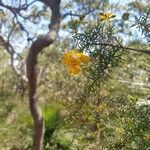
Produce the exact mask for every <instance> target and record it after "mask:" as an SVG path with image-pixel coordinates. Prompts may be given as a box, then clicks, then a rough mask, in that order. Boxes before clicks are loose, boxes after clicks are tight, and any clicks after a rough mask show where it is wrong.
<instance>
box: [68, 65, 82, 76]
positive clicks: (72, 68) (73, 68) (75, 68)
mask: <svg viewBox="0 0 150 150" xmlns="http://www.w3.org/2000/svg"><path fill="white" fill-rule="evenodd" d="M69 72H70V73H71V74H78V73H80V72H81V67H80V66H79V65H76V66H69Z"/></svg>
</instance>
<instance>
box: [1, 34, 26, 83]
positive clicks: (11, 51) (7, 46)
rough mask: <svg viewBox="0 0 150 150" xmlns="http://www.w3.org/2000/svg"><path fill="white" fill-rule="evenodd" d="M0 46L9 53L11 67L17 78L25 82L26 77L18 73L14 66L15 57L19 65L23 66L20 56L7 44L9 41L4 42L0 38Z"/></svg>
mask: <svg viewBox="0 0 150 150" xmlns="http://www.w3.org/2000/svg"><path fill="white" fill-rule="evenodd" d="M0 45H1V46H3V47H4V48H5V50H6V51H7V52H8V53H9V55H10V59H11V67H12V69H13V70H14V72H15V74H16V75H17V76H18V77H20V78H21V79H22V80H23V81H25V82H27V78H26V75H24V74H23V73H22V72H21V71H19V70H18V69H17V68H16V67H15V65H14V56H15V55H16V56H17V57H18V58H19V59H20V60H21V65H25V64H24V63H23V58H22V56H21V55H20V54H19V53H17V52H16V51H15V50H14V48H13V46H12V45H11V44H10V43H9V40H5V39H4V38H3V37H2V36H0ZM24 72H25V71H24Z"/></svg>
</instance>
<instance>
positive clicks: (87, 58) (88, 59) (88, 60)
mask: <svg viewBox="0 0 150 150" xmlns="http://www.w3.org/2000/svg"><path fill="white" fill-rule="evenodd" d="M77 56H78V57H79V59H80V60H81V62H83V63H88V62H90V60H91V59H90V57H89V56H87V55H84V54H83V53H77Z"/></svg>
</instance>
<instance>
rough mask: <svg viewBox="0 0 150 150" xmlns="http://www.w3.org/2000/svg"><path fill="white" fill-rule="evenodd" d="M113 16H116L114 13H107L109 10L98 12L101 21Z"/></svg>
mask: <svg viewBox="0 0 150 150" xmlns="http://www.w3.org/2000/svg"><path fill="white" fill-rule="evenodd" d="M115 17H116V15H114V14H112V13H109V12H107V13H100V14H99V18H100V19H101V21H103V20H110V19H111V18H115Z"/></svg>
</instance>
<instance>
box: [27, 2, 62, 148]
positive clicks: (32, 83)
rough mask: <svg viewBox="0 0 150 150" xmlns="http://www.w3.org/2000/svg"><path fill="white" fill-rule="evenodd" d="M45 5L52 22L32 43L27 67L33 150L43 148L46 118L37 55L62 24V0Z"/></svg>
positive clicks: (51, 40) (54, 36)
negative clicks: (48, 9) (38, 75)
mask: <svg viewBox="0 0 150 150" xmlns="http://www.w3.org/2000/svg"><path fill="white" fill-rule="evenodd" d="M40 1H41V2H43V3H44V4H45V5H47V6H49V7H50V9H51V11H52V17H51V22H50V25H49V30H50V31H49V33H48V34H46V35H41V36H39V37H38V38H37V40H35V41H34V42H33V43H32V46H31V48H30V50H29V53H28V56H27V59H26V67H27V78H28V87H29V105H30V111H31V114H32V117H33V120H34V129H35V133H34V138H33V146H32V150H41V149H42V144H43V138H44V129H45V126H44V120H43V116H42V111H41V108H40V105H39V100H38V94H37V93H38V92H37V72H36V65H37V57H38V54H39V53H40V52H41V51H42V50H43V49H44V48H46V47H47V46H49V45H50V44H52V43H53V42H54V41H55V39H56V36H57V33H58V30H59V26H60V20H61V15H60V0H40Z"/></svg>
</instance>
